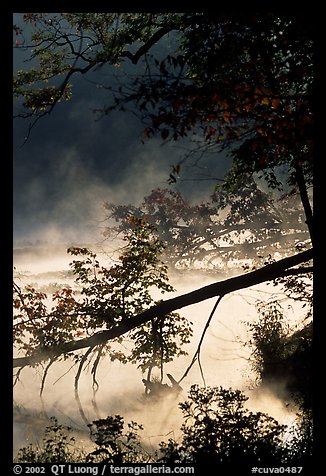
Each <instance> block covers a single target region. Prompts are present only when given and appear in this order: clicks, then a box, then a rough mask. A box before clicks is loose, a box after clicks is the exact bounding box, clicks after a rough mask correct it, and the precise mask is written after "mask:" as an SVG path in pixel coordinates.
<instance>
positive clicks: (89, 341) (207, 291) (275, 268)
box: [13, 249, 313, 368]
mask: <svg viewBox="0 0 326 476" xmlns="http://www.w3.org/2000/svg"><path fill="white" fill-rule="evenodd" d="M312 258H313V249H310V250H307V251H303V252H302V253H298V254H296V255H294V256H290V257H288V258H283V259H281V260H279V261H276V262H274V263H272V264H268V265H266V266H264V267H263V268H260V269H258V270H255V271H251V272H249V273H245V274H242V275H240V276H235V277H233V278H229V279H225V280H224V281H219V282H216V283H213V284H210V285H208V286H204V287H202V288H199V289H196V290H195V291H192V292H189V293H186V294H182V295H181V296H177V297H174V298H171V299H167V300H166V301H161V302H159V303H158V304H156V305H155V306H153V307H151V308H149V309H147V310H146V311H144V312H142V313H141V314H138V315H136V316H134V317H133V318H131V319H129V320H128V321H126V322H122V323H120V324H119V325H117V326H116V327H114V328H112V329H108V330H105V331H99V332H96V333H95V334H94V335H92V336H91V337H87V338H85V339H80V340H77V341H71V342H67V343H66V344H64V345H61V346H60V347H57V346H53V347H51V348H48V349H42V351H40V352H38V353H37V354H35V355H32V356H28V357H17V358H14V359H13V367H14V368H15V367H25V366H30V365H36V364H38V363H40V362H42V361H44V360H47V359H50V358H51V359H53V358H55V357H59V356H60V355H63V354H66V353H68V352H74V351H76V350H80V349H85V348H90V347H95V346H97V345H103V344H105V343H106V342H107V341H109V340H111V339H114V338H116V337H119V336H121V335H123V334H126V333H127V332H129V331H130V330H132V329H134V328H136V327H138V326H141V325H143V324H145V323H146V322H147V321H150V320H151V319H153V318H154V317H160V316H164V315H166V314H168V313H170V312H173V311H176V310H178V309H182V308H183V307H187V306H190V305H192V304H196V303H199V302H202V301H206V300H207V299H210V298H212V297H216V296H224V295H226V294H229V293H231V292H233V291H237V290H239V289H244V288H248V287H250V286H255V285H257V284H260V283H263V282H266V281H271V280H273V279H275V278H279V277H282V276H285V275H289V274H291V270H290V268H292V267H293V266H297V265H299V264H302V263H305V262H307V261H309V260H311V259H312ZM308 270H309V271H310V270H311V268H308ZM306 271H307V270H306ZM306 271H302V272H306ZM293 273H294V274H297V273H298V270H297V269H294V270H293Z"/></svg>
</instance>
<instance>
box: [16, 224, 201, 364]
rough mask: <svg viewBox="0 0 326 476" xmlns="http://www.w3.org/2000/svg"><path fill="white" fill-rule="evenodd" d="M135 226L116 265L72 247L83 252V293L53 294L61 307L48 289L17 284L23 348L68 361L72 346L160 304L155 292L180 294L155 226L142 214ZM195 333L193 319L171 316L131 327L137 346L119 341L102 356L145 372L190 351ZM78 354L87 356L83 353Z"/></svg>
mask: <svg viewBox="0 0 326 476" xmlns="http://www.w3.org/2000/svg"><path fill="white" fill-rule="evenodd" d="M129 224H130V227H129V228H128V230H126V233H125V237H124V240H125V242H126V246H125V247H124V249H123V250H122V254H121V256H120V257H119V261H118V262H117V263H116V264H113V265H112V266H111V267H109V268H106V267H105V266H102V265H100V263H99V261H98V260H97V257H96V254H95V253H93V252H91V251H90V250H88V249H87V248H70V249H69V250H68V252H69V253H70V254H71V255H73V256H82V259H78V260H73V261H72V263H71V266H72V269H73V273H74V275H75V279H76V283H77V285H78V286H79V288H80V291H79V293H80V294H79V297H78V295H77V291H76V290H73V289H72V288H63V289H61V290H59V291H56V292H55V293H54V294H53V295H52V302H53V303H54V305H53V307H52V308H51V309H50V310H48V308H47V306H46V303H45V300H46V299H47V296H46V294H45V293H41V292H39V291H37V290H36V289H35V288H30V287H28V286H27V287H26V288H25V290H21V289H20V288H19V287H18V286H17V285H16V284H15V285H14V295H15V296H14V306H15V309H16V313H15V316H14V338H15V343H16V345H17V348H18V350H19V351H23V352H24V353H25V355H34V354H35V353H39V352H42V351H44V350H47V349H50V350H53V349H56V350H57V349H58V348H60V347H61V348H62V354H63V358H68V357H69V355H70V354H69V353H68V354H67V353H65V351H64V344H65V343H67V342H70V341H73V340H76V339H78V338H79V337H82V336H85V335H86V336H89V335H92V332H94V331H98V330H101V329H112V328H114V327H115V326H117V325H120V324H121V323H127V322H129V320H131V319H133V317H134V316H135V315H137V314H138V313H141V312H142V311H144V310H145V309H147V308H149V307H150V306H151V305H153V304H155V301H154V300H153V298H152V295H151V293H152V292H153V291H154V290H157V291H159V292H160V293H165V292H171V291H173V287H172V286H171V285H170V284H169V283H168V276H167V267H166V265H164V263H163V262H161V261H160V259H159V255H160V254H161V252H162V250H163V248H164V245H163V243H162V241H161V240H160V239H159V237H158V236H157V233H156V230H155V227H154V226H153V225H150V224H149V223H148V222H147V221H146V220H144V219H142V218H135V217H131V218H130V219H129ZM191 334H192V332H191V327H190V323H189V322H188V321H187V320H186V319H185V318H183V317H181V316H180V315H179V314H177V313H170V314H167V315H166V316H163V317H160V318H156V319H152V320H151V321H150V322H148V323H146V324H144V325H143V326H140V327H138V328H137V329H135V330H133V331H130V332H129V333H128V334H127V335H126V342H127V341H131V342H132V347H130V345H129V348H128V345H126V344H125V345H124V341H123V338H116V339H115V340H114V341H111V342H110V343H107V344H106V345H105V346H99V348H96V349H95V350H94V353H95V354H96V355H97V356H98V357H103V356H104V355H108V356H109V357H110V358H111V360H116V359H118V360H120V361H121V362H123V363H126V362H133V363H137V364H138V366H139V367H140V368H141V369H142V370H143V371H145V370H146V369H147V370H149V371H150V370H151V369H152V368H153V367H155V366H157V367H160V368H161V367H162V366H163V364H164V363H165V362H169V361H170V360H171V359H172V358H173V357H176V356H178V355H183V354H185V351H184V350H183V346H184V345H185V344H187V343H188V342H189V338H190V336H191ZM50 355H51V354H50ZM75 359H76V360H78V359H81V360H82V359H83V357H82V356H81V355H75ZM97 362H98V360H97ZM95 370H96V367H95Z"/></svg>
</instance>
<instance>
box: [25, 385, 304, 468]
mask: <svg viewBox="0 0 326 476" xmlns="http://www.w3.org/2000/svg"><path fill="white" fill-rule="evenodd" d="M247 399H248V398H247V397H246V396H245V395H244V394H243V393H242V392H241V391H239V390H232V389H224V388H222V387H207V388H200V387H199V386H198V385H193V386H192V387H191V389H190V391H189V396H188V400H187V401H185V402H183V403H180V408H181V410H182V412H183V417H184V423H183V424H182V427H181V431H182V439H181V441H180V442H177V441H175V440H173V439H171V438H170V439H169V440H168V441H164V442H163V441H162V442H161V443H160V444H159V449H158V450H156V451H155V452H154V453H152V454H149V453H148V451H147V450H146V449H145V446H144V444H143V442H142V441H141V439H140V437H139V435H138V431H139V430H141V429H142V428H143V427H142V425H138V424H137V423H135V422H131V423H129V424H128V425H127V428H126V429H125V424H124V419H123V418H122V417H121V416H120V415H115V416H108V417H107V418H104V419H100V420H96V421H94V422H93V423H92V424H90V425H89V428H90V432H91V439H92V441H93V442H94V443H95V444H96V445H97V447H96V449H95V450H93V451H91V452H90V453H88V454H84V455H83V456H84V461H85V462H103V461H105V462H110V463H115V464H123V463H147V462H156V463H161V464H162V463H163V464H168V465H171V464H174V463H182V464H186V463H191V464H197V465H203V466H206V467H208V466H209V467H211V465H212V464H214V467H219V466H227V465H230V464H233V465H234V463H235V464H236V465H248V467H249V465H251V466H252V465H253V464H254V465H255V464H260V465H262V464H274V465H275V464H282V463H287V464H295V465H298V464H303V463H305V464H307V465H308V464H309V463H311V457H312V447H311V443H312V433H311V419H310V417H309V415H308V414H305V416H304V417H302V415H301V416H300V418H301V420H300V422H301V423H300V424H299V426H298V427H297V430H296V431H295V432H293V431H292V438H291V439H290V442H286V441H285V440H284V433H285V431H286V430H289V429H288V428H287V427H286V426H285V425H280V424H279V423H278V422H277V421H276V420H275V419H274V418H272V417H270V416H268V415H267V414H265V413H261V412H257V413H253V412H250V411H248V410H247V409H246V408H245V406H244V405H245V402H246V401H247ZM57 430H58V427H57V426H56V425H55V426H54V427H53V428H51V427H50V428H48V429H47V434H48V435H50V434H51V433H52V432H54V433H56V432H57ZM45 443H46V445H45V447H44V449H41V450H40V451H38V452H35V450H33V448H32V447H31V446H30V447H28V448H22V449H21V450H20V451H19V453H18V456H17V457H16V461H17V462H45V461H47V462H57V461H59V460H58V459H57V457H58V455H59V454H60V455H62V456H63V459H62V461H67V459H64V458H67V456H68V455H70V456H71V459H70V461H71V462H73V461H81V457H82V455H81V454H78V453H77V455H75V454H73V453H70V454H69V453H68V452H67V446H68V442H67V441H66V439H64V438H62V436H61V434H60V435H59V439H57V440H55V439H52V438H51V439H50V446H49V445H48V442H47V441H45ZM57 448H58V449H57ZM44 458H45V459H44Z"/></svg>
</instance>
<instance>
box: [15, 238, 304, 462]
mask: <svg viewBox="0 0 326 476" xmlns="http://www.w3.org/2000/svg"><path fill="white" fill-rule="evenodd" d="M49 236H50V234H49ZM57 236H58V235H55V237H57ZM110 246H112V244H111V245H110ZM96 247H97V248H98V250H102V252H104V251H105V249H104V245H103V243H101V244H98V243H97V244H95V245H94V246H93V247H91V248H92V249H96ZM66 248H67V246H66V245H65V244H64V243H63V242H59V243H56V242H55V240H53V241H52V244H49V242H48V243H47V244H46V243H43V244H42V243H40V242H39V243H38V244H37V245H36V246H25V247H22V246H21V245H19V247H17V248H16V249H15V250H14V265H15V267H16V271H15V272H16V274H17V284H19V285H20V286H22V285H23V284H27V283H34V284H35V283H36V284H37V285H38V286H39V287H40V288H42V287H43V288H44V289H46V288H47V287H48V288H49V289H50V287H51V283H52V285H53V283H56V284H64V285H67V284H69V285H71V286H72V287H74V284H73V277H72V276H71V274H69V262H70V261H71V260H72V257H71V256H70V255H67V254H66ZM107 256H108V255H105V254H104V258H106V259H107ZM99 257H100V256H99ZM238 272H239V270H238V271H237V270H228V272H227V273H221V272H219V273H216V274H209V275H208V274H205V273H204V272H202V271H197V272H193V271H192V272H189V271H184V272H178V273H172V274H171V276H170V282H171V284H172V285H173V286H174V287H175V289H176V291H175V292H174V293H169V294H164V295H163V296H161V295H160V296H158V297H157V298H158V299H162V298H163V299H169V298H170V297H174V296H176V295H180V294H184V293H186V292H189V291H192V290H194V289H196V288H198V287H202V286H205V285H207V284H210V283H213V282H215V281H218V280H223V279H226V278H227V277H228V275H232V274H238ZM278 292H280V290H278V289H275V288H274V287H272V286H268V285H266V284H262V285H259V286H255V287H253V288H248V289H244V290H241V291H238V292H235V293H231V294H229V295H226V296H225V297H224V298H223V299H222V300H221V302H220V304H219V306H218V307H217V310H216V312H215V315H214V318H213V319H212V321H211V324H210V326H209V328H208V330H207V332H206V334H205V338H204V341H203V344H202V347H201V352H200V363H201V367H202V371H203V373H202V372H201V370H200V367H199V365H198V362H196V363H195V364H194V365H193V367H192V368H191V370H190V371H189V373H188V374H187V376H186V377H185V378H184V379H183V380H182V382H181V386H182V388H183V391H182V392H181V393H180V394H179V395H178V397H175V396H171V397H170V396H169V397H168V398H166V399H164V400H160V401H158V402H155V401H152V400H150V399H148V398H146V397H145V395H144V385H143V383H142V378H144V377H146V376H145V375H144V374H142V372H141V371H140V370H139V369H137V367H136V366H135V365H132V364H127V365H124V364H121V363H120V362H117V361H115V362H111V361H110V360H109V359H108V358H105V359H103V360H102V361H101V363H100V365H99V367H98V372H97V381H98V383H99V389H98V390H97V392H96V394H94V391H93V388H92V377H91V373H90V368H89V367H88V368H87V366H86V367H85V368H84V370H83V373H82V375H81V378H80V382H79V397H80V401H81V404H82V408H83V411H84V414H85V416H86V418H87V420H88V421H89V422H90V423H91V421H93V420H96V419H99V418H105V417H106V416H108V415H116V414H120V415H122V416H123V417H124V421H125V422H126V423H128V422H130V421H137V422H138V423H140V424H143V426H144V431H143V432H141V436H142V437H143V440H144V444H146V445H148V448H149V449H150V448H152V449H153V450H154V449H155V447H156V445H157V443H158V442H160V441H162V440H164V439H167V438H168V437H172V436H173V437H175V438H177V437H178V435H180V431H179V429H180V426H181V424H182V421H183V420H182V414H181V410H180V409H179V408H178V402H180V401H185V400H186V398H187V393H188V390H189V389H190V386H191V385H192V384H195V383H196V384H198V385H200V386H203V385H204V384H206V385H207V386H222V387H224V388H230V387H232V388H233V389H240V390H242V391H244V393H245V394H246V395H247V396H248V397H249V401H248V402H247V407H248V408H249V409H250V410H251V411H254V412H256V411H263V412H266V413H268V414H270V415H271V416H273V417H275V418H276V419H277V420H278V421H280V422H282V423H286V424H288V423H289V422H291V421H293V419H294V416H295V410H296V409H295V405H294V404H293V402H291V399H290V397H289V395H287V394H286V392H285V390H284V387H282V383H278V384H277V386H275V387H274V388H271V389H268V388H267V389H266V388H264V389H263V390H262V389H261V388H260V387H259V386H258V385H257V381H256V377H257V376H256V375H255V374H254V372H253V370H252V367H251V364H250V356H251V350H250V348H249V347H248V346H245V345H244V344H245V342H247V341H248V339H249V334H248V326H247V324H248V323H251V322H254V321H255V320H256V319H257V317H258V314H257V310H256V308H255V303H256V302H257V300H258V299H263V298H264V299H268V298H271V296H272V295H275V293H278ZM49 294H50V293H49ZM283 297H284V296H283ZM154 298H156V296H154ZM215 301H216V298H213V299H210V300H207V301H204V302H202V303H198V304H195V305H192V306H189V307H186V308H184V309H181V310H179V311H177V312H179V313H180V314H181V315H182V316H184V317H187V318H188V319H189V320H191V322H193V337H192V339H191V343H190V344H189V345H188V347H187V349H186V350H187V352H188V355H187V356H182V357H179V358H177V359H175V361H174V362H172V363H169V364H165V366H164V373H165V378H164V383H169V381H168V379H167V378H166V374H167V373H171V374H172V375H173V376H174V378H175V379H176V380H179V379H180V378H181V377H182V375H183V374H184V372H185V370H186V369H187V368H188V366H189V364H190V362H191V359H192V357H193V355H194V353H195V352H196V349H197V346H198V342H199V340H200V337H201V335H202V332H203V329H204V326H205V323H206V321H207V319H208V317H209V315H210V313H211V311H212V308H213V306H214V304H215ZM287 318H288V319H289V320H290V322H291V323H292V324H293V325H295V324H298V323H299V322H300V309H295V308H293V306H292V307H291V308H289V309H288V316H287ZM72 364H73V362H72V361H70V360H69V361H67V362H63V363H57V364H54V365H53V366H52V367H51V368H50V370H49V373H48V376H47V380H46V384H45V387H44V391H43V395H42V397H40V387H41V381H42V368H40V369H36V370H35V369H30V368H25V369H23V371H22V373H21V375H20V380H19V381H18V382H17V384H16V386H15V387H14V410H15V411H14V453H15V452H16V451H17V450H18V449H19V448H20V447H22V446H26V445H27V444H28V443H29V442H40V441H41V435H42V432H43V431H44V428H45V426H48V425H49V423H50V422H49V420H46V416H47V417H51V416H56V417H57V418H58V420H59V422H60V423H62V424H65V425H69V426H71V427H73V428H74V429H75V431H76V432H77V433H76V434H77V436H78V438H79V439H81V440H82V441H83V444H85V445H87V444H89V443H90V442H89V440H88V429H87V427H86V424H85V422H84V421H83V419H82V418H81V415H80V412H79V409H78V405H77V402H76V400H75V396H74V378H75V375H76V372H77V368H78V367H77V366H76V365H75V366H72ZM45 365H46V364H45ZM154 376H155V373H154ZM157 376H158V375H157ZM203 378H204V381H203ZM288 403H290V405H288Z"/></svg>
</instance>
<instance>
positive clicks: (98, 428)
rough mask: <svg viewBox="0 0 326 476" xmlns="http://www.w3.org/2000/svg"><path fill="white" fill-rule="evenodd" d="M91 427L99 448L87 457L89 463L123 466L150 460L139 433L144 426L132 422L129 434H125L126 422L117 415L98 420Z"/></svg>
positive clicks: (92, 437) (92, 436) (129, 426)
mask: <svg viewBox="0 0 326 476" xmlns="http://www.w3.org/2000/svg"><path fill="white" fill-rule="evenodd" d="M89 427H90V432H91V439H92V440H93V441H94V442H95V443H96V445H97V446H98V448H97V449H95V450H94V451H92V452H91V453H89V454H88V455H87V457H86V461H87V462H101V461H106V462H110V463H114V464H123V463H137V462H143V461H146V460H148V458H149V455H148V454H147V453H146V452H145V450H144V448H143V447H142V445H141V440H140V438H139V436H138V431H139V430H142V429H143V427H142V425H138V423H136V422H130V423H128V425H127V427H128V430H127V432H125V433H124V432H123V430H124V420H123V418H122V417H121V416H120V415H115V416H114V417H112V416H108V417H107V418H105V419H101V420H96V421H94V422H93V423H92V424H90V425H89Z"/></svg>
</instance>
